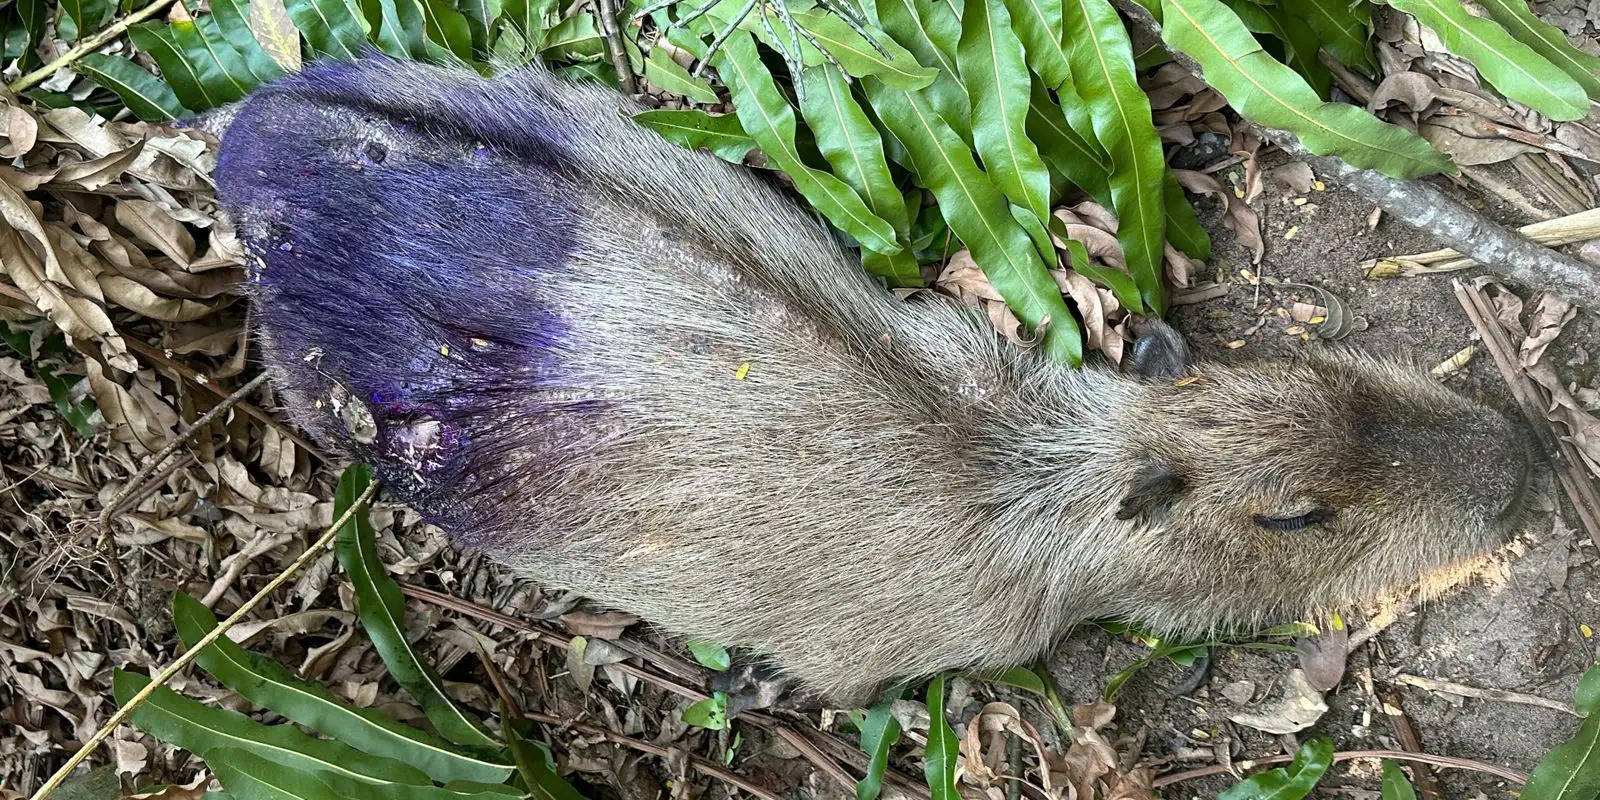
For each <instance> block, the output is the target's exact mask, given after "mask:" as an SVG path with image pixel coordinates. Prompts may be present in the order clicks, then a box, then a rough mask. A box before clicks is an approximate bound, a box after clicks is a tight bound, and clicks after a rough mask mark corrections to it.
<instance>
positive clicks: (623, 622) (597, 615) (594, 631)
mask: <svg viewBox="0 0 1600 800" xmlns="http://www.w3.org/2000/svg"><path fill="white" fill-rule="evenodd" d="M638 621H639V618H638V617H637V616H634V615H633V614H625V613H623V612H621V611H582V610H579V611H569V612H567V613H565V614H562V615H561V622H562V624H564V625H566V626H567V630H570V631H572V632H573V633H574V634H576V635H578V636H593V637H595V638H598V639H615V638H617V637H618V636H621V635H622V632H623V631H624V630H626V629H627V628H628V626H629V625H632V624H634V623H636V622H638Z"/></svg>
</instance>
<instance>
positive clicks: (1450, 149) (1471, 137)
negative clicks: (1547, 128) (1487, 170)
mask: <svg viewBox="0 0 1600 800" xmlns="http://www.w3.org/2000/svg"><path fill="white" fill-rule="evenodd" d="M1476 119H1477V118H1475V117H1471V116H1468V115H1465V114H1457V115H1439V116H1435V117H1433V118H1431V119H1428V120H1426V121H1424V122H1422V123H1421V124H1419V125H1418V126H1417V133H1419V134H1421V135H1422V138H1424V139H1427V140H1428V144H1431V145H1433V146H1434V147H1436V148H1438V149H1439V150H1440V151H1442V152H1444V153H1445V154H1446V155H1449V156H1450V159H1451V160H1452V161H1454V162H1456V163H1457V164H1461V165H1463V166H1474V165H1478V164H1497V163H1499V162H1501V161H1507V160H1509V159H1512V158H1516V157H1517V156H1519V155H1522V154H1523V153H1537V152H1540V151H1539V148H1537V147H1534V146H1533V145H1530V144H1524V143H1522V142H1515V141H1512V140H1510V139H1507V138H1505V137H1504V136H1500V135H1499V134H1497V133H1494V132H1491V131H1486V130H1484V129H1483V128H1482V127H1481V126H1480V125H1479V124H1478V123H1477V122H1476V121H1475V120H1476Z"/></svg>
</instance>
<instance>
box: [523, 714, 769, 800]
mask: <svg viewBox="0 0 1600 800" xmlns="http://www.w3.org/2000/svg"><path fill="white" fill-rule="evenodd" d="M522 716H524V717H527V718H528V719H531V720H534V721H536V722H542V723H544V724H546V725H554V726H557V727H561V728H571V729H573V730H575V731H578V732H580V733H584V734H588V735H590V736H600V737H603V738H605V739H606V740H607V741H610V742H614V743H616V744H620V745H624V746H627V747H631V748H633V749H635V750H638V751H640V752H644V753H649V754H650V755H653V756H659V757H661V758H671V757H672V751H671V750H668V749H667V748H665V747H662V746H660V745H657V744H651V743H650V742H646V741H644V740H642V739H635V738H633V737H631V736H624V735H622V734H620V733H617V732H615V731H612V730H611V729H610V728H605V727H601V726H599V725H593V724H590V723H587V722H577V721H575V720H564V719H562V718H561V717H558V716H556V715H554V714H544V713H540V712H538V711H524V712H522ZM689 765H690V766H692V767H694V768H695V769H697V770H699V771H700V772H701V773H703V774H705V775H708V776H710V777H712V778H716V779H717V780H720V781H722V782H723V783H727V784H730V785H732V786H737V787H738V788H740V789H743V790H745V791H746V792H749V793H750V794H753V795H755V796H756V797H759V798H761V800H784V798H783V797H782V796H780V795H777V794H774V793H773V792H772V791H771V790H768V789H763V788H762V787H760V786H757V785H756V784H754V783H751V782H750V780H749V779H747V778H745V777H744V776H742V775H739V774H738V773H736V772H731V771H729V770H725V769H723V768H722V767H719V766H717V765H716V764H713V763H711V762H710V761H707V760H705V759H703V758H701V757H699V756H690V757H689Z"/></svg>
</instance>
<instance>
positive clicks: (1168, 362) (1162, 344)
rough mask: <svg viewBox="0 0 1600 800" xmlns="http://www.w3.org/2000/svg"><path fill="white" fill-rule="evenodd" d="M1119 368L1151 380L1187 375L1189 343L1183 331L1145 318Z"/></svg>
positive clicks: (1157, 320) (1170, 378) (1173, 378)
mask: <svg viewBox="0 0 1600 800" xmlns="http://www.w3.org/2000/svg"><path fill="white" fill-rule="evenodd" d="M1122 371H1123V372H1127V373H1131V374H1134V375H1138V376H1140V377H1143V378H1150V379H1152V380H1171V381H1175V380H1178V379H1179V378H1183V377H1187V376H1188V375H1189V345H1187V344H1185V343H1184V341H1183V334H1181V333H1178V331H1177V329H1176V328H1173V327H1172V326H1171V325H1168V324H1167V323H1165V322H1162V321H1161V320H1159V319H1153V318H1152V319H1149V320H1147V321H1146V323H1145V330H1144V332H1143V333H1141V334H1139V338H1138V339H1135V340H1134V342H1133V347H1132V348H1130V349H1129V351H1128V356H1127V358H1125V359H1123V361H1122Z"/></svg>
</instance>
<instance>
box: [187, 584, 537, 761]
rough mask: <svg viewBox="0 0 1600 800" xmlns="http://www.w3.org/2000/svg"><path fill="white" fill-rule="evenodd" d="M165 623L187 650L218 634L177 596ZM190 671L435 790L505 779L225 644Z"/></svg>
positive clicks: (224, 640)
mask: <svg viewBox="0 0 1600 800" xmlns="http://www.w3.org/2000/svg"><path fill="white" fill-rule="evenodd" d="M172 620H173V623H174V625H175V627H176V628H177V631H178V638H179V639H180V640H182V641H183V646H184V647H186V648H192V647H194V645H195V643H196V642H198V641H200V639H201V637H203V636H205V635H206V634H207V633H209V632H210V631H211V629H213V628H215V627H216V626H217V619H216V617H214V616H212V614H211V610H210V609H208V608H206V607H205V606H204V605H202V604H201V603H200V601H199V600H196V599H194V598H193V597H191V596H189V595H188V594H185V593H183V592H178V593H177V594H175V595H173V597H172ZM196 663H198V664H199V665H200V668H201V669H203V670H205V671H206V672H208V673H210V674H211V676H212V677H213V678H216V679H217V680H218V681H220V682H221V683H222V684H223V685H224V686H227V687H228V688H230V689H232V690H234V691H236V692H238V693H239V694H240V695H241V696H242V697H244V698H245V699H246V700H249V701H250V702H252V703H255V704H256V705H258V706H262V707H264V708H269V709H272V710H273V711H275V712H277V713H279V714H281V715H283V716H285V717H287V718H289V719H291V720H294V721H295V722H298V723H300V724H301V725H304V726H306V727H308V728H311V729H313V730H315V731H317V732H319V733H321V734H323V735H325V736H328V737H330V738H333V739H337V740H338V741H341V742H343V743H345V744H348V745H350V746H351V747H354V748H356V749H358V750H361V751H363V752H366V753H371V754H373V755H377V756H386V757H388V758H393V759H397V760H399V761H402V762H404V763H406V764H411V765H414V766H416V767H417V768H419V769H421V770H422V771H423V772H426V773H427V774H428V777H430V778H432V779H434V780H436V781H439V782H440V783H449V782H450V781H479V782H484V783H500V782H503V781H504V780H505V779H506V778H508V777H510V776H511V770H512V767H511V765H509V764H503V763H497V762H495V761H490V760H486V759H482V758H474V757H471V756H467V755H462V754H460V753H457V752H455V751H453V750H452V749H451V748H450V746H449V745H448V744H446V743H445V742H444V740H442V739H439V738H437V737H434V736H432V735H431V734H428V733H425V732H423V731H420V730H417V729H416V728H413V727H411V726H409V725H403V724H401V723H399V722H396V721H394V720H392V719H390V718H388V717H386V716H384V715H383V714H382V713H380V712H377V711H374V710H372V709H365V708H356V707H354V706H351V705H349V704H347V703H344V702H342V701H340V700H338V699H336V698H334V696H333V695H332V694H330V693H329V692H328V690H327V689H324V688H323V687H322V686H321V685H319V684H316V683H310V682H308V681H302V680H300V679H298V678H296V677H294V676H293V675H291V674H290V673H289V671H288V670H287V669H284V668H283V667H282V666H281V665H279V664H278V662H276V661H273V660H272V659H269V658H265V657H263V656H260V655H257V654H255V653H252V652H250V651H248V650H245V649H244V648H243V647H240V646H239V645H237V644H235V643H234V642H233V641H232V640H230V639H228V637H226V636H223V637H221V638H218V639H217V640H216V642H214V643H213V644H211V645H210V646H209V647H207V648H206V649H205V651H204V652H202V653H201V654H200V656H199V657H198V658H197V659H196Z"/></svg>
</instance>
